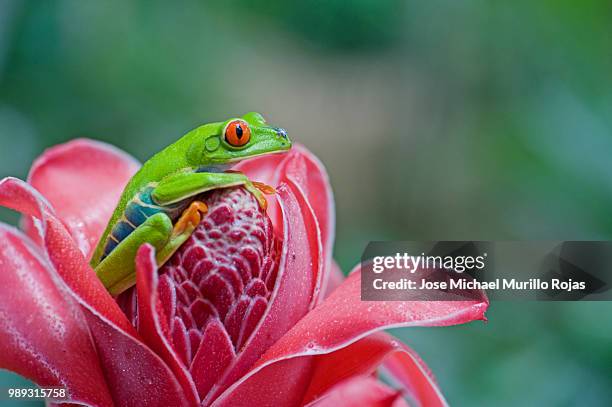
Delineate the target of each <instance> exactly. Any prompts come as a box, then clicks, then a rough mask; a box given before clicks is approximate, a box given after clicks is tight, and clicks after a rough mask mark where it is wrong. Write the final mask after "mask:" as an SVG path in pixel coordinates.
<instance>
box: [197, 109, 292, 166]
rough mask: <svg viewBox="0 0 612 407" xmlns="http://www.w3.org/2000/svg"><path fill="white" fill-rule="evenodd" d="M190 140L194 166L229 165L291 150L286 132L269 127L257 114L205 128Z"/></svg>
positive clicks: (248, 114) (208, 125)
mask: <svg viewBox="0 0 612 407" xmlns="http://www.w3.org/2000/svg"><path fill="white" fill-rule="evenodd" d="M190 139H191V141H190V142H191V144H190V146H189V150H188V153H187V154H188V159H189V161H190V162H192V163H193V164H196V165H209V164H232V163H235V162H238V161H241V160H244V159H246V158H251V157H256V156H260V155H264V154H272V153H279V152H282V151H286V150H289V149H290V148H291V140H289V138H288V137H287V132H286V131H285V130H284V129H281V128H279V127H272V126H269V125H268V124H267V123H266V121H265V120H264V118H263V117H262V116H261V115H260V114H259V113H256V112H251V113H247V114H245V115H244V116H242V117H241V118H233V119H229V120H226V121H224V122H220V123H211V124H207V125H204V126H202V127H200V128H198V129H196V130H195V131H194V134H193V135H192V137H190Z"/></svg>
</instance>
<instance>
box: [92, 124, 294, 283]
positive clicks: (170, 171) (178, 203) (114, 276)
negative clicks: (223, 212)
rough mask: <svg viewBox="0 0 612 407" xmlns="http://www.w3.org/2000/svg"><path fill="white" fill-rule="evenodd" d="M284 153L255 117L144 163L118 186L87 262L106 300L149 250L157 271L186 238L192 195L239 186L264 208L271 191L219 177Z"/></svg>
mask: <svg viewBox="0 0 612 407" xmlns="http://www.w3.org/2000/svg"><path fill="white" fill-rule="evenodd" d="M290 148H291V141H290V140H289V138H288V137H287V133H286V131H285V130H283V129H281V128H278V127H271V126H269V125H267V124H266V122H265V120H264V119H263V117H262V116H261V115H260V114H259V113H255V112H251V113H247V114H246V115H244V116H243V117H242V118H232V119H229V120H226V121H224V122H218V123H209V124H205V125H203V126H200V127H197V128H195V129H194V130H192V131H190V132H189V133H187V134H185V135H184V136H183V137H181V138H180V139H179V140H177V141H176V142H174V143H173V144H171V145H169V146H168V147H166V148H165V149H163V150H162V151H160V152H159V153H157V154H155V155H154V156H153V157H151V158H150V159H149V160H148V161H147V162H145V163H144V164H143V166H142V167H141V169H140V170H139V171H138V172H137V173H136V174H135V175H134V176H133V177H132V179H131V180H130V181H129V182H128V184H127V186H126V187H125V189H124V191H123V194H122V195H121V198H120V200H119V204H118V205H117V207H116V208H115V211H114V212H113V215H112V217H111V219H110V221H109V223H108V226H107V227H106V230H105V231H104V233H103V234H102V237H101V238H100V241H99V242H98V245H97V247H96V249H95V251H94V254H93V256H92V259H91V266H92V267H93V268H94V269H95V271H96V274H97V275H98V277H99V278H100V280H102V282H103V283H104V285H105V286H106V288H107V289H108V290H109V291H110V293H111V294H113V295H117V294H120V293H121V292H123V291H124V290H126V289H128V288H129V287H131V286H132V285H134V283H135V281H136V274H135V264H134V259H135V257H136V251H137V250H138V248H139V247H140V246H141V245H142V244H144V243H149V244H151V245H153V246H154V247H155V249H156V253H157V255H156V256H157V259H156V260H157V263H158V265H160V266H161V265H162V264H163V263H165V262H166V261H167V260H168V259H169V258H170V257H171V256H172V254H173V253H174V252H175V251H176V250H177V249H178V248H179V247H180V246H181V245H182V244H183V243H184V242H185V241H186V240H187V239H188V238H189V236H191V233H192V232H193V230H194V229H195V228H196V226H197V225H198V224H199V223H200V221H201V219H202V216H204V215H205V214H206V211H207V207H206V204H205V203H204V202H202V201H200V200H198V199H197V197H198V195H199V194H201V193H203V192H206V191H210V190H213V189H216V188H227V187H232V186H239V185H241V186H244V188H246V189H247V190H248V191H249V192H251V193H252V194H253V195H254V196H255V198H256V199H257V200H258V202H259V204H260V205H261V206H262V207H263V208H265V207H266V204H267V201H266V198H265V196H264V193H273V192H274V189H273V188H271V187H269V186H267V185H264V184H261V183H258V182H255V181H251V180H249V179H248V178H247V177H246V176H245V175H244V174H242V173H239V172H226V171H227V170H229V169H230V168H231V166H232V165H233V164H235V163H236V162H238V161H241V160H244V159H246V158H250V157H255V156H259V155H264V154H272V153H278V152H283V151H286V150H289V149H290Z"/></svg>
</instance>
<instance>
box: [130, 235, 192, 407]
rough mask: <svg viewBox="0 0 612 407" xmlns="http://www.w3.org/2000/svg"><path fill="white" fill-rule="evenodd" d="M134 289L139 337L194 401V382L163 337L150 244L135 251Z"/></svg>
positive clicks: (165, 334)
mask: <svg viewBox="0 0 612 407" xmlns="http://www.w3.org/2000/svg"><path fill="white" fill-rule="evenodd" d="M136 279H137V280H136V290H137V292H138V332H139V333H140V335H141V337H142V338H143V340H144V341H145V342H146V343H147V345H149V346H150V347H151V349H153V350H154V351H155V353H157V354H158V355H159V356H160V357H161V358H162V359H163V360H164V361H165V362H166V363H167V364H168V366H169V367H170V368H171V369H172V371H173V372H174V375H175V376H176V377H177V380H178V381H179V383H180V384H181V386H182V388H183V391H184V393H185V397H187V398H188V399H189V401H190V404H198V403H199V398H198V396H197V395H196V391H195V385H194V383H193V380H191V375H190V374H189V372H187V369H185V366H184V365H183V364H182V363H181V361H180V360H179V358H178V356H177V355H176V353H174V352H173V350H172V347H171V345H170V344H169V343H168V341H167V339H166V338H167V337H168V331H169V329H168V326H167V322H166V321H167V319H166V317H165V316H164V315H163V310H162V307H161V302H160V301H159V299H158V298H157V283H158V277H157V265H156V263H155V251H154V249H153V247H152V246H151V245H148V244H146V245H143V246H141V247H140V249H139V250H138V254H137V255H136Z"/></svg>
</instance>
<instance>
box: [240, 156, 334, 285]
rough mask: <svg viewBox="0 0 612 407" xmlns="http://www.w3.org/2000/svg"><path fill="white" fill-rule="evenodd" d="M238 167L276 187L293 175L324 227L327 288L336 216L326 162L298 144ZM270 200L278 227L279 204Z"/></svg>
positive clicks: (270, 212) (271, 212)
mask: <svg viewBox="0 0 612 407" xmlns="http://www.w3.org/2000/svg"><path fill="white" fill-rule="evenodd" d="M235 169H236V170H238V171H242V172H244V173H245V174H246V175H247V176H248V177H249V178H250V179H252V180H255V181H260V182H264V183H266V184H269V185H272V186H275V187H276V186H278V185H280V183H281V182H282V181H283V178H289V179H290V180H291V181H293V182H294V183H296V184H297V185H298V186H299V188H300V189H301V190H302V191H303V193H304V195H305V196H306V200H307V201H308V202H309V204H310V206H311V207H312V209H313V211H314V213H315V216H316V218H317V222H318V224H319V228H320V229H321V244H322V246H323V255H324V260H323V264H324V265H325V270H326V272H325V275H324V279H323V281H322V289H323V290H325V285H326V284H327V276H328V275H329V271H328V270H329V269H330V268H331V262H332V248H333V245H334V235H335V222H336V221H335V217H336V215H335V208H334V196H333V193H332V190H331V184H330V182H329V177H328V175H327V171H326V170H325V167H324V166H323V164H322V163H321V162H320V161H319V159H318V158H317V157H316V156H315V155H314V154H312V153H311V152H310V151H309V150H308V149H307V148H306V147H304V146H302V145H300V144H296V145H294V147H293V148H292V150H291V151H290V152H289V153H287V154H271V155H263V156H261V157H255V158H252V159H249V160H245V161H243V162H240V163H238V164H237V165H236V167H235ZM268 200H269V206H268V216H270V219H272V222H273V223H274V226H275V227H277V228H278V227H279V226H280V219H279V214H278V211H279V210H278V204H277V202H276V200H275V199H273V197H269V198H268Z"/></svg>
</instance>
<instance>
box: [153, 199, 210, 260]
mask: <svg viewBox="0 0 612 407" xmlns="http://www.w3.org/2000/svg"><path fill="white" fill-rule="evenodd" d="M206 212H208V206H206V204H205V203H204V202H202V201H193V202H192V203H191V204H190V205H189V207H187V209H185V210H184V211H183V213H182V215H181V217H180V218H179V219H178V220H177V221H176V223H175V224H174V228H173V229H172V234H171V235H170V239H168V242H167V243H166V244H165V245H164V247H163V248H161V249H160V250H159V251H158V252H157V256H156V260H157V265H158V266H161V265H162V264H164V263H165V262H166V261H168V259H170V257H172V255H173V254H174V252H176V251H177V250H178V248H179V247H181V245H182V244H183V243H185V241H187V239H189V236H191V234H192V233H193V231H194V230H195V228H196V227H197V226H198V225H199V224H200V222H201V221H202V217H203V216H204V215H205V214H206Z"/></svg>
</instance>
